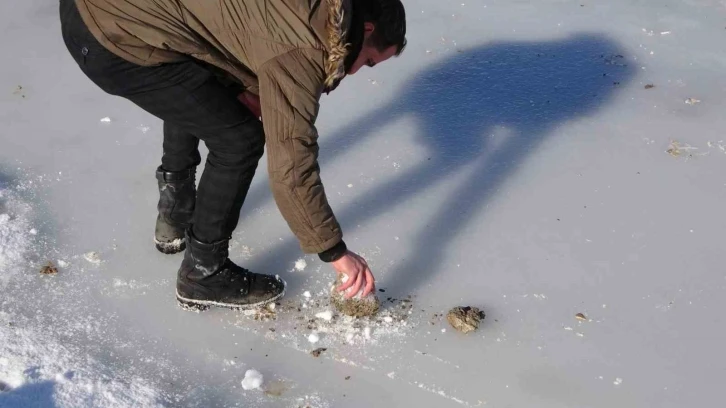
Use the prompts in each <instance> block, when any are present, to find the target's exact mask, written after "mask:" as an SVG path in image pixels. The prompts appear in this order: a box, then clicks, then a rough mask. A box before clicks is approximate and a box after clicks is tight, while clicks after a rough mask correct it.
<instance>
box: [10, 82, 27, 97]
mask: <svg viewBox="0 0 726 408" xmlns="http://www.w3.org/2000/svg"><path fill="white" fill-rule="evenodd" d="M13 95H20V96H21V97H22V98H25V94H24V93H23V87H22V85H18V87H17V88H15V90H14V91H13Z"/></svg>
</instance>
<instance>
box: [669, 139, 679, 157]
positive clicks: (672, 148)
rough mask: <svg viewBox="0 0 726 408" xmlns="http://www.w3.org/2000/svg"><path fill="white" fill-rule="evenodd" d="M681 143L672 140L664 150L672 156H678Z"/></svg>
mask: <svg viewBox="0 0 726 408" xmlns="http://www.w3.org/2000/svg"><path fill="white" fill-rule="evenodd" d="M680 147H681V145H680V144H679V143H678V142H677V141H675V140H674V141H672V142H671V144H670V145H668V150H666V153H668V154H670V155H671V156H673V157H678V156H680V155H681V149H680Z"/></svg>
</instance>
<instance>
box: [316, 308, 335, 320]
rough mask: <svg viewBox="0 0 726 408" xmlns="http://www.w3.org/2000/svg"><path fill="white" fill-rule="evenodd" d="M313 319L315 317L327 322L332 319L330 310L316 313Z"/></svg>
mask: <svg viewBox="0 0 726 408" xmlns="http://www.w3.org/2000/svg"><path fill="white" fill-rule="evenodd" d="M315 317H317V318H318V319H323V320H325V321H326V322H329V321H331V320H332V319H333V312H331V311H330V310H326V311H324V312H320V313H316V314H315Z"/></svg>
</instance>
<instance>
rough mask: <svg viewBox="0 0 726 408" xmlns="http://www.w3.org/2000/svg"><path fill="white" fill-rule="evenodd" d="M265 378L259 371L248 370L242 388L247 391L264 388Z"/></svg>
mask: <svg viewBox="0 0 726 408" xmlns="http://www.w3.org/2000/svg"><path fill="white" fill-rule="evenodd" d="M262 381H263V377H262V374H260V372H259V371H257V370H247V371H246V372H245V378H244V379H243V380H242V388H244V389H245V390H256V389H259V388H260V387H261V386H262Z"/></svg>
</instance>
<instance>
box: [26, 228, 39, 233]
mask: <svg viewBox="0 0 726 408" xmlns="http://www.w3.org/2000/svg"><path fill="white" fill-rule="evenodd" d="M28 233H29V234H30V235H38V230H37V229H35V228H33V229H31V230H30V231H28Z"/></svg>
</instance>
